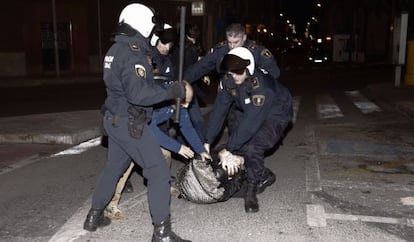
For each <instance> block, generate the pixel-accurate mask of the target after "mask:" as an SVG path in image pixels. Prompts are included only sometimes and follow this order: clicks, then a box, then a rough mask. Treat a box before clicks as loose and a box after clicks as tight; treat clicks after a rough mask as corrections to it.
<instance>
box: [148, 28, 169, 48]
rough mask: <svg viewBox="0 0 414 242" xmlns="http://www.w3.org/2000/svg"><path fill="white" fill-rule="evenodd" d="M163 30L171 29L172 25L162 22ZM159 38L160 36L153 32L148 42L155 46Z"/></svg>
mask: <svg viewBox="0 0 414 242" xmlns="http://www.w3.org/2000/svg"><path fill="white" fill-rule="evenodd" d="M163 28H164V30H166V29H172V26H171V25H169V24H164V27H163ZM159 39H160V37H159V36H158V34H157V33H154V34H153V35H152V37H151V40H150V44H151V45H152V46H156V45H157V41H158V40H159Z"/></svg>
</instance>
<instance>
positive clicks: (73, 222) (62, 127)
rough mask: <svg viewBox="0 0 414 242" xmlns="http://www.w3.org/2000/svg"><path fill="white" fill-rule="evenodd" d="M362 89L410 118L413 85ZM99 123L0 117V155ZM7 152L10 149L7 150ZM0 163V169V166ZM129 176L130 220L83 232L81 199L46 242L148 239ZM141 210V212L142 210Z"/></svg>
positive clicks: (96, 116) (92, 116)
mask: <svg viewBox="0 0 414 242" xmlns="http://www.w3.org/2000/svg"><path fill="white" fill-rule="evenodd" d="M363 91H364V93H365V94H366V95H367V96H368V97H369V98H370V99H372V100H374V101H375V102H381V103H382V104H385V105H390V106H392V107H394V108H396V109H398V110H399V111H401V112H403V113H405V114H406V115H408V116H410V117H412V118H414V86H401V87H394V86H393V83H392V82H390V83H380V84H375V85H371V86H369V87H367V88H366V89H365V90H363ZM100 122H101V116H100V113H99V110H89V111H78V112H66V113H51V114H38V115H27V116H19V117H7V118H0V147H2V150H5V152H1V153H0V154H2V156H3V155H4V156H3V157H9V159H13V154H9V153H12V152H15V153H16V154H15V155H18V153H19V155H22V154H21V152H16V149H13V147H16V146H22V145H26V146H27V145H29V146H30V145H33V146H37V147H40V146H42V145H44V146H45V147H46V146H47V145H48V144H55V145H59V146H60V147H62V148H63V147H70V146H74V145H77V144H79V143H81V142H84V141H87V140H89V139H93V138H96V137H99V136H100V135H101V132H100ZM35 150H36V149H34V150H33V152H35ZM7 151H10V152H9V153H8V152H7ZM25 155H26V156H27V159H33V158H36V157H37V154H33V153H30V152H28V153H27V154H25ZM14 159H17V158H14ZM20 159H21V158H20ZM1 163H2V162H0V169H1V168H2V167H1ZM173 164H174V166H173V170H172V172H173V174H175V172H176V170H177V169H179V168H180V166H182V164H180V163H179V162H174V163H173ZM132 179H133V183H134V185H135V192H134V193H133V194H124V196H123V202H122V203H121V209H123V210H124V211H126V212H127V213H128V215H129V216H130V217H131V218H133V219H129V220H125V221H114V222H113V223H114V224H117V226H109V227H107V228H105V230H101V231H100V232H99V233H88V232H86V231H83V230H82V228H81V226H82V223H83V219H84V216H85V215H86V213H87V209H88V208H89V206H90V201H89V200H88V201H86V202H85V206H82V207H81V208H80V210H79V211H77V212H76V213H75V214H74V215H73V216H72V218H70V219H69V221H68V222H67V223H66V224H65V226H64V227H62V228H61V229H60V230H59V231H58V233H57V234H55V236H54V237H53V238H52V239H51V240H50V241H85V240H95V241H117V240H119V239H120V238H125V239H126V238H129V237H130V234H131V233H134V232H133V230H134V228H138V227H139V231H140V234H141V236H143V237H144V238H150V236H151V233H152V227H151V224H150V220H149V216H148V214H147V212H148V208H147V203H146V195H145V187H144V186H143V185H142V184H143V182H142V181H141V180H140V179H141V178H140V177H138V176H132ZM137 184H139V185H137ZM172 203H173V204H174V206H176V207H182V206H190V207H191V208H192V206H193V205H192V204H189V203H185V201H181V200H177V199H173V201H172ZM190 210H191V209H190ZM143 211H144V213H142V212H143ZM183 216H184V215H180V214H176V217H175V219H177V220H178V221H183V219H182V217H183ZM143 226H144V227H143ZM79 231H83V234H79ZM176 231H177V232H178V233H179V234H186V233H185V232H184V231H185V228H182V227H181V228H177V229H176ZM183 232H184V233H183ZM187 232H188V231H187ZM125 241H128V240H125Z"/></svg>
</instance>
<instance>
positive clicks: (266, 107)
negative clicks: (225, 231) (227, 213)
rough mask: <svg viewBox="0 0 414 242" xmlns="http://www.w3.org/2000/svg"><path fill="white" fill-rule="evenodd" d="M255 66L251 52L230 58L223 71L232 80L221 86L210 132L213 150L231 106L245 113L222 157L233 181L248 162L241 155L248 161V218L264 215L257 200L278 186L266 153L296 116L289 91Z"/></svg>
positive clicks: (242, 51)
mask: <svg viewBox="0 0 414 242" xmlns="http://www.w3.org/2000/svg"><path fill="white" fill-rule="evenodd" d="M254 66H255V59H254V57H253V55H252V52H251V51H249V50H248V49H247V48H244V47H237V48H234V49H232V50H231V51H230V52H229V53H228V54H226V55H225V56H224V58H223V61H222V63H221V68H222V69H223V70H225V71H226V72H227V75H225V76H224V78H223V79H222V80H221V82H220V86H219V91H218V94H217V98H216V101H215V103H214V107H213V110H212V113H211V114H210V117H209V122H208V129H207V130H208V131H207V143H208V144H210V145H211V144H212V143H213V142H214V140H215V138H216V136H217V135H218V134H219V132H220V129H221V127H222V125H223V123H224V119H225V117H226V115H227V113H228V111H229V109H230V107H231V105H232V104H234V105H235V106H236V107H237V108H238V109H239V110H241V112H242V113H243V115H242V116H240V117H239V120H238V121H239V124H238V126H237V127H235V129H234V130H233V132H232V133H231V135H230V137H229V139H228V141H227V144H226V145H225V148H224V149H223V150H221V151H220V152H219V155H218V156H219V159H220V161H221V165H222V167H223V169H225V170H226V171H227V172H228V173H229V175H233V174H235V173H237V172H238V171H239V170H240V168H241V165H242V161H241V160H239V159H237V156H236V155H240V156H242V157H243V158H244V166H245V171H246V179H247V191H246V193H245V211H246V212H248V213H251V212H257V211H259V204H258V201H257V197H256V194H257V193H260V192H263V191H264V189H265V188H266V187H267V186H270V185H271V184H273V183H274V182H275V180H276V177H275V175H274V174H273V173H272V172H271V171H270V170H269V169H268V168H265V166H264V156H265V151H267V150H269V149H271V148H272V147H274V146H275V145H276V143H278V142H279V140H280V139H281V137H282V135H283V132H284V129H285V128H286V127H287V125H288V123H289V122H290V121H291V118H292V114H293V110H292V97H291V95H290V93H289V91H288V90H287V89H286V88H285V87H283V86H282V85H281V84H280V83H278V82H275V81H272V80H273V78H272V77H271V76H270V75H268V74H264V73H263V72H262V71H260V70H258V69H257V68H256V69H255V67H254ZM207 149H209V145H208V146H207Z"/></svg>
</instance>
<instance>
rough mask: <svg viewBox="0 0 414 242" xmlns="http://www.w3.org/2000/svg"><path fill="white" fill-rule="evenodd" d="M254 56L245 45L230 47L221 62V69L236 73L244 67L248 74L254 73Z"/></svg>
mask: <svg viewBox="0 0 414 242" xmlns="http://www.w3.org/2000/svg"><path fill="white" fill-rule="evenodd" d="M254 65H255V63H254V57H253V54H252V52H250V50H248V49H247V48H245V47H236V48H234V49H231V50H230V51H229V52H228V53H227V54H226V55H225V56H224V58H223V60H222V62H221V69H222V70H225V71H229V72H233V73H236V74H242V73H243V72H244V71H245V70H246V69H247V70H248V71H249V73H250V75H253V74H254Z"/></svg>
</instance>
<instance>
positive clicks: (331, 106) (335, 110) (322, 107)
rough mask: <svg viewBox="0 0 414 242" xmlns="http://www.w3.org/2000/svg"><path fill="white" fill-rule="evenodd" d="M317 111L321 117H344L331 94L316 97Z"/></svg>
mask: <svg viewBox="0 0 414 242" xmlns="http://www.w3.org/2000/svg"><path fill="white" fill-rule="evenodd" d="M316 103H317V112H318V116H319V119H328V118H337V117H343V116H344V115H343V113H342V112H341V109H339V107H338V105H336V104H335V101H334V100H333V99H332V97H331V96H329V95H318V96H317V97H316Z"/></svg>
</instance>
